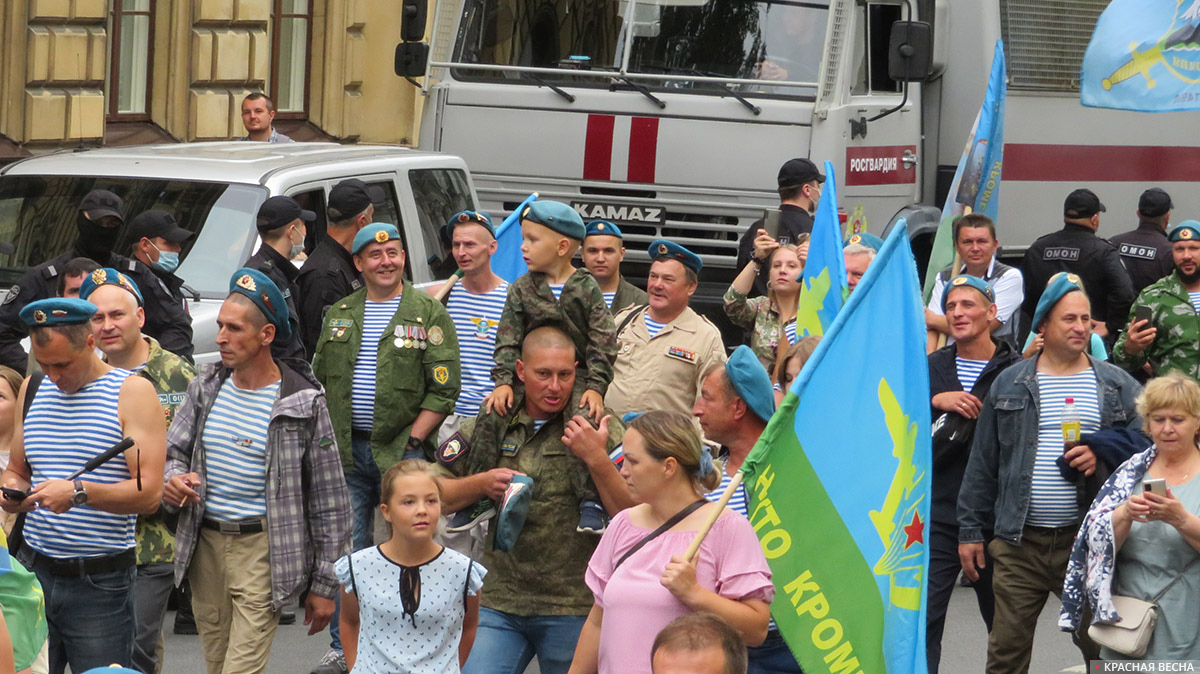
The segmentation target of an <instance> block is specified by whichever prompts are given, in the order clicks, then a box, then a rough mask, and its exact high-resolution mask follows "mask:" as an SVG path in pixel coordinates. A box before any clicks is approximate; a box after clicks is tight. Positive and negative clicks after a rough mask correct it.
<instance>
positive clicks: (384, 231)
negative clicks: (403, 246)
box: [350, 222, 400, 255]
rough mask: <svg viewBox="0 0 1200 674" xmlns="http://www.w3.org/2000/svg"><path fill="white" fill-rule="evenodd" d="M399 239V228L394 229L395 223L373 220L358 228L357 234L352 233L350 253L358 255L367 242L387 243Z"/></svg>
mask: <svg viewBox="0 0 1200 674" xmlns="http://www.w3.org/2000/svg"><path fill="white" fill-rule="evenodd" d="M399 240H400V230H398V229H396V226H395V225H393V224H391V223H388V222H373V223H371V224H369V225H367V226H366V227H363V228H362V229H360V230H358V234H355V235H354V244H353V245H351V247H350V253H351V254H353V255H358V254H359V252H360V251H362V249H363V248H366V247H367V244H369V243H387V242H388V241H399Z"/></svg>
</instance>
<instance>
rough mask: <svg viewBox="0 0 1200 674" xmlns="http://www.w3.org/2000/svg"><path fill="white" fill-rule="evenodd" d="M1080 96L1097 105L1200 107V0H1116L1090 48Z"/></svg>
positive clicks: (1165, 109) (1098, 26) (1170, 108)
mask: <svg viewBox="0 0 1200 674" xmlns="http://www.w3.org/2000/svg"><path fill="white" fill-rule="evenodd" d="M1079 99H1080V101H1081V102H1082V103H1083V104H1084V105H1087V106H1091V107H1096V108H1118V109H1121V110H1139V111H1142V112H1170V111H1174V110H1200V0H1113V2H1112V3H1110V4H1109V6H1108V8H1107V9H1105V10H1104V13H1103V14H1101V15H1100V19H1099V21H1097V22H1096V31H1095V32H1094V33H1092V41H1091V42H1089V43H1088V48H1087V51H1086V52H1084V55H1083V72H1082V74H1081V75H1080V84H1079Z"/></svg>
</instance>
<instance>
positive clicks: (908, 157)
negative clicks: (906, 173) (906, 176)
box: [900, 150, 921, 169]
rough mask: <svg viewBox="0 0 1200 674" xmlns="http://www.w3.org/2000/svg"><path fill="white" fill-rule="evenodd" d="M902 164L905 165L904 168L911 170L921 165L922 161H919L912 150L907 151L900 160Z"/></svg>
mask: <svg viewBox="0 0 1200 674" xmlns="http://www.w3.org/2000/svg"><path fill="white" fill-rule="evenodd" d="M900 163H902V164H904V168H906V169H910V168H912V167H914V166H916V165H917V164H920V163H921V161H920V160H919V159H917V155H916V154H915V153H914V152H913V151H912V150H905V151H904V156H903V157H901V158H900Z"/></svg>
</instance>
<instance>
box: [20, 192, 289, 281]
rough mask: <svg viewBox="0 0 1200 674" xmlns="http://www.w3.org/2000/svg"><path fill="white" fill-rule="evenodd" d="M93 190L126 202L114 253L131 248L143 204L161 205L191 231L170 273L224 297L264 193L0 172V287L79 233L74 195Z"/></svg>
mask: <svg viewBox="0 0 1200 674" xmlns="http://www.w3.org/2000/svg"><path fill="white" fill-rule="evenodd" d="M93 189H106V190H110V191H112V192H114V193H116V194H117V196H119V197H121V199H122V200H123V201H124V202H125V213H126V218H125V223H126V224H125V225H122V228H121V233H120V236H119V238H118V239H117V247H116V252H117V253H119V254H121V255H125V256H126V257H128V256H129V254H130V249H131V247H132V245H133V243H134V242H133V241H132V240H131V237H130V236H129V232H128V223H129V221H130V220H132V219H133V216H134V215H137V214H138V213H141V212H142V211H147V210H150V209H157V210H165V211H167V212H169V213H171V214H172V215H174V216H175V219H176V220H177V221H178V222H179V226H180V227H183V228H184V229H187V230H189V231H191V232H194V233H195V234H196V236H193V237H191V238H190V239H188V240H187V241H186V242H184V244H183V252H182V253H181V254H180V258H181V259H182V262H181V264H180V266H179V270H178V271H177V272H176V273H177V274H178V275H179V277H180V278H182V279H183V280H184V283H186V284H187V285H188V286H189V287H191V288H192V289H194V290H195V291H196V292H198V293H200V295H201V296H203V297H213V298H220V297H224V296H225V295H226V294H227V292H228V290H229V277H230V276H231V275H233V272H234V271H235V270H236V269H237V268H238V267H240V266H241V264H242V262H243V261H245V260H246V258H247V257H249V256H250V253H251V251H250V247H251V246H253V245H254V241H255V237H256V234H255V229H254V226H253V223H254V216H255V214H256V213H257V212H258V207H259V206H260V205H261V204H262V202H263V201H264V200H265V199H266V198H267V196H268V194H267V191H266V189H265V188H262V187H257V186H251V185H230V184H225V183H210V182H199V181H188V180H152V179H144V178H111V177H96V176H0V242H2V243H7V244H10V245H12V246H13V247H14V248H15V249H16V250H15V252H13V253H11V254H6V252H7V251H3V250H0V288H8V287H9V286H12V285H13V284H14V283H17V281H18V280H19V279H20V278H21V276H22V275H23V274H24V273H25V271H26V270H27V269H28V268H30V267H35V266H37V265H39V264H42V263H43V262H46V261H47V260H50V259H52V258H54V257H56V256H58V255H61V254H63V253H66V252H68V251H70V250H71V248H72V246H73V245H74V243H75V239H76V238H77V236H78V230H76V228H75V221H76V217H77V215H78V210H77V209H78V207H79V202H80V200H82V199H83V197H84V195H86V194H87V193H88V192H89V191H91V190H93Z"/></svg>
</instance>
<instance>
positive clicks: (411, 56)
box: [395, 42, 429, 78]
mask: <svg viewBox="0 0 1200 674" xmlns="http://www.w3.org/2000/svg"><path fill="white" fill-rule="evenodd" d="M427 61H429V45H427V44H425V43H424V42H401V43H400V44H398V45H396V62H395V69H396V74H397V75H399V76H400V77H410V78H411V77H424V76H425V64H426V62H427Z"/></svg>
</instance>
